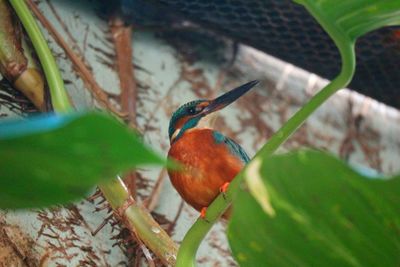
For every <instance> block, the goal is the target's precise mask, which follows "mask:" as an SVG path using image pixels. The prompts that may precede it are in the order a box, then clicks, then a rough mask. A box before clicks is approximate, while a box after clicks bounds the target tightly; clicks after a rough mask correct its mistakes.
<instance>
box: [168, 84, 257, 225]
mask: <svg viewBox="0 0 400 267" xmlns="http://www.w3.org/2000/svg"><path fill="white" fill-rule="evenodd" d="M258 83H259V82H258V81H257V80H255V81H251V82H248V83H246V84H243V85H241V86H239V87H237V88H235V89H233V90H230V91H228V92H227V93H225V94H223V95H221V96H219V97H217V98H215V99H213V100H207V99H200V100H194V101H191V102H188V103H186V104H184V105H182V106H180V107H179V108H178V109H177V110H176V111H175V112H174V113H173V115H172V117H171V120H170V122H169V128H168V134H169V140H170V149H169V151H168V158H169V159H172V160H174V161H177V162H178V163H180V164H181V166H182V168H181V169H169V170H168V174H169V177H170V180H171V183H172V185H173V186H174V187H175V189H176V191H177V192H178V193H179V194H180V195H181V197H182V198H183V199H184V200H185V201H186V202H187V203H188V204H189V205H191V206H192V207H193V208H195V209H196V210H197V211H199V212H200V217H202V218H205V216H206V211H207V207H208V206H209V205H210V204H211V202H212V201H213V200H214V199H215V198H216V197H217V196H218V194H219V193H221V192H222V193H224V192H226V190H227V188H228V186H229V183H230V182H231V181H232V179H233V178H235V176H236V175H237V174H238V173H239V172H240V171H241V169H242V168H243V167H244V166H245V164H246V163H248V162H249V161H250V158H249V156H248V155H247V153H246V152H245V150H244V149H243V148H242V147H241V146H240V145H239V144H238V143H236V142H235V141H234V140H233V139H231V138H229V137H227V136H225V135H223V134H222V133H220V132H218V131H216V130H214V129H212V128H210V126H209V118H210V117H212V116H211V114H215V113H214V112H216V111H218V110H221V109H223V108H224V107H226V106H228V105H229V104H231V103H233V102H234V101H235V100H237V99H238V98H239V97H241V96H243V95H244V94H245V93H247V92H248V91H249V90H250V89H252V88H253V87H254V86H255V85H257V84H258Z"/></svg>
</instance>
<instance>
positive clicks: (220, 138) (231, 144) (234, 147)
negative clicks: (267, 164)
mask: <svg viewBox="0 0 400 267" xmlns="http://www.w3.org/2000/svg"><path fill="white" fill-rule="evenodd" d="M213 136H214V139H215V142H216V143H217V144H220V143H224V144H225V145H226V146H227V147H228V148H229V150H230V151H231V152H232V154H234V155H235V156H238V157H239V158H240V160H241V161H243V162H244V163H248V162H249V161H250V158H249V156H248V155H247V153H246V151H244V149H243V148H242V147H241V146H240V145H239V144H238V143H236V142H235V141H233V140H232V139H230V138H229V137H226V136H225V135H223V134H221V133H220V132H216V131H213Z"/></svg>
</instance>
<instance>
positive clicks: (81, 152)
mask: <svg viewBox="0 0 400 267" xmlns="http://www.w3.org/2000/svg"><path fill="white" fill-rule="evenodd" d="M163 163H164V161H163V160H162V159H161V158H160V157H159V156H157V155H156V154H155V153H153V152H152V151H151V150H150V149H148V148H147V147H146V146H145V145H143V144H142V142H141V141H140V139H139V137H138V136H137V135H136V134H134V133H133V132H132V131H130V130H129V129H128V128H127V127H125V126H124V125H122V124H121V123H119V122H118V121H116V120H115V119H113V118H111V117H110V116H108V115H105V114H102V113H89V114H70V115H64V116H61V115H46V116H40V117H37V118H33V119H29V120H17V121H6V122H3V123H0V208H29V207H43V206H48V205H53V204H59V203H65V202H69V201H71V200H74V199H77V198H79V197H82V196H84V194H85V193H87V191H88V190H89V189H90V188H91V187H93V186H94V185H95V184H96V183H97V182H99V181H100V180H101V179H107V178H112V177H114V176H115V175H117V174H119V173H122V172H124V171H127V170H129V169H131V168H133V167H135V166H138V165H143V164H163Z"/></svg>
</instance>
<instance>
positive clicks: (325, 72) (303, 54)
mask: <svg viewBox="0 0 400 267" xmlns="http://www.w3.org/2000/svg"><path fill="white" fill-rule="evenodd" d="M132 2H136V3H137V2H139V3H140V2H141V1H138V0H134V1H133V0H125V1H123V3H124V4H125V5H129V4H131V3H132ZM154 2H157V3H158V4H159V6H158V8H160V7H162V8H165V9H167V10H168V9H169V10H171V11H172V12H176V13H178V14H179V15H180V16H182V17H183V18H186V19H189V20H193V21H194V22H196V23H198V24H200V25H202V26H203V27H205V28H209V29H213V30H215V31H218V32H220V33H223V34H224V35H226V36H228V37H230V38H233V39H235V40H237V41H239V42H242V43H245V44H248V45H250V46H253V47H255V48H257V49H260V50H262V51H264V52H266V53H268V54H271V55H273V56H275V57H278V58H280V59H282V60H284V61H287V62H290V63H292V64H294V65H297V66H300V67H302V68H304V69H306V70H308V71H311V72H314V73H317V74H318V75H321V76H322V77H325V78H328V79H332V78H334V77H335V76H336V75H337V74H338V73H339V69H340V56H339V52H338V50H337V48H336V47H335V45H334V44H333V42H332V41H331V39H330V37H329V36H328V35H327V34H326V33H325V32H324V30H323V29H322V28H321V27H320V26H319V25H318V24H317V22H316V21H315V20H314V19H313V18H312V17H311V16H310V15H309V14H308V12H307V11H306V10H305V9H304V8H303V7H302V6H300V5H297V4H295V3H293V2H292V1H289V0H269V1H259V0H220V1H210V0H207V1H206V0H157V1H154ZM147 3H148V1H147ZM163 13H164V14H165V12H163ZM168 14H171V13H168ZM169 16H170V15H169ZM357 61H358V65H357V70H356V75H355V78H354V80H353V82H352V83H351V85H350V88H352V89H355V90H356V91H358V92H360V93H363V94H366V95H368V96H371V97H373V98H375V99H377V100H379V101H382V102H384V103H386V104H389V105H392V106H394V107H397V108H400V94H399V93H398V92H397V91H398V90H399V89H400V68H399V64H400V27H397V28H396V27H392V28H383V29H380V30H379V31H376V32H373V33H370V34H368V35H367V36H365V37H363V38H362V39H361V40H359V42H358V44H357Z"/></svg>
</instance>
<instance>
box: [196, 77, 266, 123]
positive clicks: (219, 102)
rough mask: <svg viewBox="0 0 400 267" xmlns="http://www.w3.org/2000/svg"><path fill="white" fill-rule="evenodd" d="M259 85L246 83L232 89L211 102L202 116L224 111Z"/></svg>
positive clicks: (253, 82)
mask: <svg viewBox="0 0 400 267" xmlns="http://www.w3.org/2000/svg"><path fill="white" fill-rule="evenodd" d="M258 83H259V81H257V80H256V81H251V82H248V83H245V84H243V85H241V86H239V87H236V88H235V89H232V90H230V91H229V92H227V93H225V94H223V95H221V96H219V97H217V98H216V99H214V100H211V101H210V104H209V105H208V106H207V107H205V108H204V110H203V112H202V114H205V115H207V114H210V113H212V112H214V111H217V110H220V109H223V108H224V107H226V106H228V105H229V104H231V103H233V102H234V101H235V100H237V99H238V98H239V97H241V96H242V95H244V94H245V93H247V92H248V91H249V90H250V89H251V88H253V87H254V86H256V85H257V84H258Z"/></svg>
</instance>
